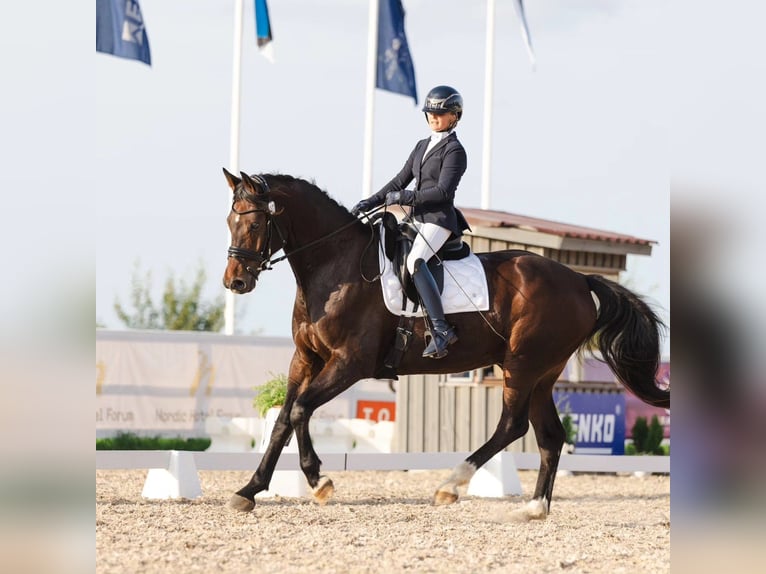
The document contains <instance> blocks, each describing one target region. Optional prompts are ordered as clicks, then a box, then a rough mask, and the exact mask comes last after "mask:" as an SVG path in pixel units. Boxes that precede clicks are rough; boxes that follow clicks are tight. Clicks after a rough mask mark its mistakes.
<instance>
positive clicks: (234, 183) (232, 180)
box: [223, 168, 242, 191]
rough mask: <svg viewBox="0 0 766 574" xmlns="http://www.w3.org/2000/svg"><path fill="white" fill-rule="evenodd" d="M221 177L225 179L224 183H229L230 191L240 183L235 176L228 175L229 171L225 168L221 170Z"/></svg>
mask: <svg viewBox="0 0 766 574" xmlns="http://www.w3.org/2000/svg"><path fill="white" fill-rule="evenodd" d="M223 175H224V176H225V177H226V181H227V182H228V183H229V187H230V188H231V190H232V191H234V190H235V189H237V186H238V185H239V184H240V182H241V181H242V180H241V179H239V178H238V177H237V176H236V175H234V174H232V173H229V171H228V170H227V169H226V168H223Z"/></svg>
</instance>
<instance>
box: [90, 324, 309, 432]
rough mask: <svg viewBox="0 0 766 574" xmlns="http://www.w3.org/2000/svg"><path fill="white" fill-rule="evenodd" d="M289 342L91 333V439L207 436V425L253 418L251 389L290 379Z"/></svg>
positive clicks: (178, 334)
mask: <svg viewBox="0 0 766 574" xmlns="http://www.w3.org/2000/svg"><path fill="white" fill-rule="evenodd" d="M294 348H295V347H294V345H293V342H292V340H291V339H289V338H286V337H284V338H280V337H244V336H226V335H218V334H214V333H199V332H181V331H179V332H169V331H156V332H154V331H105V330H96V436H108V435H113V434H114V433H115V432H116V431H125V432H134V433H136V434H142V435H155V434H157V435H163V436H175V435H179V436H204V434H205V432H204V429H205V419H206V418H207V417H210V416H218V417H253V416H257V412H256V411H255V409H254V408H253V406H252V404H253V398H254V397H255V395H256V394H257V392H256V391H255V390H254V387H256V386H259V385H262V384H263V383H265V382H266V381H268V380H269V379H271V378H272V377H273V376H274V375H277V374H280V373H285V374H286V373H287V371H288V369H289V366H290V359H291V358H292V355H293V351H294Z"/></svg>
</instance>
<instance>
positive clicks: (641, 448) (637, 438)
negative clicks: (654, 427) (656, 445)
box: [633, 417, 649, 453]
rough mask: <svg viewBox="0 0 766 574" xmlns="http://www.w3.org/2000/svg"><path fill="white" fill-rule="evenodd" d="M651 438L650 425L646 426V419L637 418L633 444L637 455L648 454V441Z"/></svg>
mask: <svg viewBox="0 0 766 574" xmlns="http://www.w3.org/2000/svg"><path fill="white" fill-rule="evenodd" d="M648 438H649V425H647V424H646V417H636V422H635V423H634V424H633V444H634V445H635V447H636V452H637V453H642V452H646V441H647V440H648Z"/></svg>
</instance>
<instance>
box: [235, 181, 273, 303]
mask: <svg viewBox="0 0 766 574" xmlns="http://www.w3.org/2000/svg"><path fill="white" fill-rule="evenodd" d="M223 173H224V175H225V176H226V181H227V182H228V183H229V187H230V188H231V190H232V192H233V199H232V205H231V212H230V213H229V217H228V218H227V223H228V225H229V231H230V232H231V246H230V247H229V260H228V263H227V265H226V270H225V271H224V274H223V285H224V287H226V288H227V289H231V290H232V291H233V292H234V293H249V292H250V291H252V290H253V289H254V288H255V284H256V282H257V281H258V276H259V275H260V273H261V271H263V270H264V269H267V268H268V264H269V258H270V257H271V253H272V251H273V250H274V245H273V242H274V241H278V240H279V238H278V237H277V238H275V237H274V229H275V227H276V224H275V223H274V215H275V214H276V207H275V204H274V202H273V201H272V200H271V198H270V197H269V186H268V183H266V180H265V179H264V178H262V177H260V176H252V177H251V176H248V175H247V174H246V173H242V172H240V175H241V176H242V178H241V179H240V178H238V177H236V176H235V175H232V174H231V173H229V172H228V171H226V169H224V170H223ZM277 235H279V233H278V232H277Z"/></svg>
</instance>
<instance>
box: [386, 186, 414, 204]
mask: <svg viewBox="0 0 766 574" xmlns="http://www.w3.org/2000/svg"><path fill="white" fill-rule="evenodd" d="M414 199H415V192H414V191H412V190H411V189H402V190H400V191H389V192H388V193H387V194H386V205H411V204H412V202H413V200H414Z"/></svg>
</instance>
